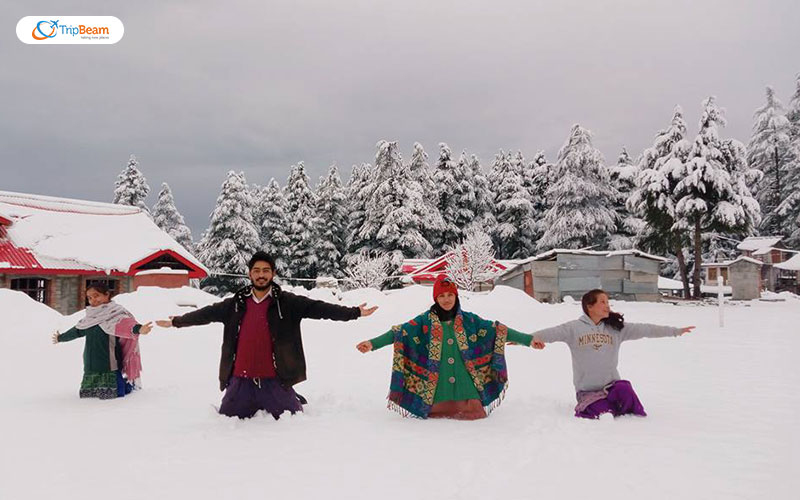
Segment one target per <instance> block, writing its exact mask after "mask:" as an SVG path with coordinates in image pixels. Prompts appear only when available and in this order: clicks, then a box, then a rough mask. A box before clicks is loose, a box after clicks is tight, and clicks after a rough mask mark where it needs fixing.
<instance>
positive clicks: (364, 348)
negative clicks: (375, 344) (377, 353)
mask: <svg viewBox="0 0 800 500" xmlns="http://www.w3.org/2000/svg"><path fill="white" fill-rule="evenodd" d="M356 349H358V350H359V351H361V352H362V353H366V352H369V351H371V350H372V342H370V341H369V340H365V341H364V342H359V343H358V345H357V346H356Z"/></svg>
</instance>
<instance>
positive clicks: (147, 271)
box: [136, 267, 189, 276]
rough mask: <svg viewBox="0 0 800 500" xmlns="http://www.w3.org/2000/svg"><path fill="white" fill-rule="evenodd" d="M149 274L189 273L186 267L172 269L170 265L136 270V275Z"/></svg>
mask: <svg viewBox="0 0 800 500" xmlns="http://www.w3.org/2000/svg"><path fill="white" fill-rule="evenodd" d="M149 274H189V271H187V270H186V269H172V268H171V267H162V268H160V269H145V270H144V271H138V272H137V273H136V276H147V275H149Z"/></svg>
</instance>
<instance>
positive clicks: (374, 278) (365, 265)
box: [344, 252, 392, 290]
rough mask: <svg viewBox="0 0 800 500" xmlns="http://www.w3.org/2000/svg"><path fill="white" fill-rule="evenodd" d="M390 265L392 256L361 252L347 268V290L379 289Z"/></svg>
mask: <svg viewBox="0 0 800 500" xmlns="http://www.w3.org/2000/svg"><path fill="white" fill-rule="evenodd" d="M391 264H392V254H388V253H382V252H380V253H372V254H370V253H368V252H363V253H361V254H359V255H357V256H355V257H354V258H353V260H352V262H351V264H350V267H348V268H347V271H346V273H347V278H346V279H345V280H344V281H345V282H346V283H347V288H348V289H351V290H353V289H356V288H377V289H380V288H381V286H382V285H383V283H384V281H386V278H387V277H389V269H390V268H391Z"/></svg>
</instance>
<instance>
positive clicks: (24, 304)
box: [0, 288, 63, 336]
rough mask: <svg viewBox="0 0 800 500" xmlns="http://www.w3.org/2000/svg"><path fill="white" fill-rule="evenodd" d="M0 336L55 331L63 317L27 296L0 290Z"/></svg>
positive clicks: (14, 291) (13, 291) (3, 289)
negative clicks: (0, 319) (0, 320)
mask: <svg viewBox="0 0 800 500" xmlns="http://www.w3.org/2000/svg"><path fill="white" fill-rule="evenodd" d="M0 318H3V320H2V322H0V334H2V335H3V336H5V335H6V334H12V333H23V332H30V331H38V330H53V331H55V330H56V329H57V328H58V326H59V324H60V322H61V320H62V318H63V316H61V314H60V313H59V312H58V311H56V310H54V309H51V308H49V307H47V306H46V305H44V304H42V303H41V302H36V301H35V300H33V299H32V298H30V297H28V295H27V294H25V293H22V292H18V291H16V290H9V289H7V288H0Z"/></svg>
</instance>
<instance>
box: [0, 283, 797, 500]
mask: <svg viewBox="0 0 800 500" xmlns="http://www.w3.org/2000/svg"><path fill="white" fill-rule="evenodd" d="M311 295H312V296H314V297H316V298H323V299H326V300H331V301H336V300H337V299H336V298H335V297H334V296H333V295H332V294H331V293H330V292H329V291H326V290H314V291H312V292H311ZM464 295H465V296H464V297H462V303H463V306H464V309H466V310H470V311H473V312H476V313H478V314H480V315H482V316H484V317H487V318H492V319H499V320H501V321H503V322H505V323H507V324H508V325H510V326H512V327H514V328H516V329H520V330H523V331H533V330H535V329H538V328H544V327H547V326H551V325H554V324H557V323H559V322H562V321H567V320H570V319H573V318H575V317H576V316H577V315H578V314H579V309H580V306H579V305H578V304H574V303H571V304H559V305H545V304H539V303H537V302H535V301H533V300H532V299H530V298H528V297H527V296H526V295H524V294H523V293H522V292H519V291H517V290H513V289H509V288H505V287H498V289H496V290H495V291H493V292H491V293H488V294H483V295H471V296H466V294H464ZM116 300H118V301H119V302H120V303H121V304H123V305H125V306H126V307H128V308H129V309H130V310H131V311H132V312H133V313H134V314H135V315H136V316H137V318H138V319H139V320H140V321H147V320H155V319H160V318H162V317H165V316H166V315H169V314H178V313H180V312H185V311H189V310H192V305H197V306H202V305H205V304H208V303H211V302H213V301H215V300H217V299H216V298H214V297H212V296H209V295H207V294H205V293H203V292H200V291H197V290H193V289H189V288H184V289H180V290H162V289H157V288H142V289H140V290H139V291H138V292H135V293H133V294H126V295H122V296H120V297H118V298H117V299H116ZM364 301H366V302H369V303H370V304H377V305H379V306H380V309H379V310H378V311H377V312H376V313H375V314H374V315H373V316H371V317H368V318H363V319H360V320H358V321H355V322H347V323H338V322H331V321H308V320H306V321H304V323H303V332H304V343H305V350H306V356H307V360H308V365H309V369H308V377H309V380H308V381H306V382H304V383H302V384H300V385H299V386H297V390H298V392H300V393H302V394H304V395H305V396H306V397H307V398H308V399H309V401H310V404H309V405H308V406H307V407H306V412H305V413H304V414H303V415H298V416H294V417H289V416H288V415H287V416H284V417H283V418H281V420H279V421H277V422H276V421H273V419H272V418H271V417H265V416H263V415H258V416H257V417H256V418H253V419H251V420H247V421H239V420H237V419H228V418H225V417H222V416H219V415H217V414H216V413H215V410H214V406H215V405H218V404H219V400H220V396H221V393H220V392H219V391H218V388H217V364H218V356H219V344H220V341H221V325H209V326H205V327H197V328H188V329H181V330H177V329H171V330H164V329H160V328H155V329H154V331H153V332H152V333H151V334H150V335H149V336H147V337H144V338H142V340H141V345H142V357H143V364H144V372H143V382H144V389H143V390H142V391H139V392H136V393H134V394H133V395H131V396H130V397H126V398H124V399H119V400H113V401H97V400H80V399H79V398H78V397H77V392H78V385H79V383H80V379H81V370H82V368H81V352H82V349H83V341H82V340H76V341H74V342H71V343H65V344H61V345H55V346H54V345H51V344H50V335H51V334H52V333H53V331H54V330H55V329H56V328H61V329H62V331H63V330H65V329H66V328H68V327H69V326H70V325H71V324H74V323H75V321H77V319H78V318H79V317H80V315H81V314H82V313H78V314H76V315H73V316H71V317H69V318H64V317H62V316H61V315H59V314H58V313H56V312H54V311H53V310H51V309H49V308H47V307H46V306H42V305H40V304H37V303H35V302H33V301H32V300H30V299H28V298H27V297H26V296H24V295H23V294H21V293H18V292H11V291H9V290H3V289H0V317H2V320H0V356H2V358H0V359H1V360H2V362H0V381H2V382H0V383H1V384H2V385H1V386H0V387H1V390H0V401H2V412H1V413H0V419H1V420H0V423H1V424H2V425H0V428H1V429H2V448H1V449H2V455H1V456H0V458H1V460H2V463H0V498H2V499H4V500H5V499H14V500H16V499H28V498H30V499H33V498H37V499H40V498H48V497H57V498H63V499H73V498H74V499H81V500H89V499H100V498H102V499H140V500H144V499H160V498H192V499H195V500H200V499H227V498H241V499H246V498H270V497H272V498H278V497H296V498H387V499H393V498H414V497H415V498H422V499H427V498H455V497H458V498H504V499H506V498H507V499H517V498H519V499H523V498H556V497H558V498H579V497H584V498H615V499H616V498H638V499H641V498H748V499H751V498H796V494H797V491H798V487H800V479H798V474H797V471H798V470H800V469H799V468H798V466H800V462H798V459H797V458H794V456H793V453H792V452H793V451H794V450H797V449H798V448H800V442H799V441H800V440H799V439H798V436H800V433H798V431H797V423H798V418H797V413H798V410H800V397H798V387H800V369H799V368H798V363H797V356H796V352H797V351H798V348H800V326H798V325H799V324H800V321H799V320H800V300H796V299H795V298H793V297H792V296H789V297H788V299H787V300H786V301H784V302H760V301H753V302H748V303H738V304H732V305H729V306H728V307H727V309H726V325H727V326H726V327H725V328H719V326H718V323H717V322H718V314H717V310H716V308H714V307H709V306H688V305H681V306H676V305H670V304H650V303H623V302H612V307H614V308H615V309H617V310H619V311H621V312H623V313H625V315H626V320H627V321H636V322H653V323H661V324H670V325H675V326H685V325H690V324H693V325H697V329H696V330H695V332H693V333H691V334H689V335H686V336H683V337H680V338H677V339H671V338H670V339H645V340H640V341H636V342H630V343H627V344H626V345H624V346H623V348H622V352H621V354H620V373H621V374H622V376H623V377H624V378H627V379H629V380H631V381H632V382H633V385H634V387H635V388H636V390H637V391H638V393H639V396H640V398H641V400H642V402H643V404H644V406H645V408H646V410H647V411H648V413H649V415H650V416H649V417H647V418H644V419H638V418H633V417H623V418H620V419H616V420H614V419H611V418H604V419H601V420H599V421H583V420H578V419H575V418H574V417H572V407H573V406H574V397H573V388H572V377H571V366H570V360H569V352H568V349H567V348H566V346H564V345H563V344H553V345H549V346H548V347H547V348H546V349H545V350H544V351H534V350H532V349H529V348H525V347H522V346H510V347H509V348H508V364H509V373H510V387H509V390H508V393H507V396H506V399H505V401H504V402H503V404H502V405H501V406H500V408H499V409H497V410H496V411H495V412H494V413H493V414H492V415H491V416H490V417H489V418H488V419H485V420H483V421H476V422H457V421H435V420H430V421H419V420H413V419H404V418H402V417H400V416H399V415H397V414H395V413H393V412H391V411H388V410H387V409H386V407H385V397H386V393H387V391H388V383H389V375H390V369H391V348H389V347H387V348H385V349H383V350H381V351H377V352H373V353H368V354H365V355H364V354H360V353H358V352H357V351H356V349H355V344H356V343H357V342H358V341H360V340H364V339H367V338H371V337H373V336H376V335H378V334H380V333H382V332H384V331H385V330H386V329H387V328H388V327H389V326H390V325H392V324H394V323H399V322H402V321H405V320H407V319H409V318H411V317H413V316H414V315H416V314H417V313H419V312H421V311H423V310H424V309H425V308H427V307H428V305H429V304H430V303H431V299H430V288H423V287H419V286H414V287H411V288H407V289H404V290H399V291H395V292H391V293H388V294H384V293H382V292H379V291H376V290H357V291H353V292H347V293H344V294H343V303H345V304H348V305H355V304H358V303H360V302H364Z"/></svg>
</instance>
